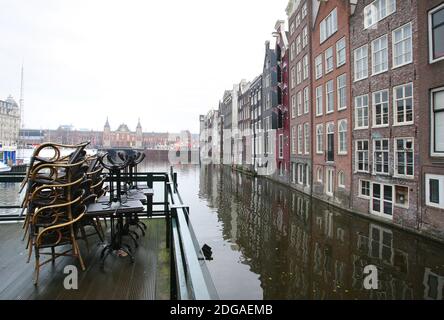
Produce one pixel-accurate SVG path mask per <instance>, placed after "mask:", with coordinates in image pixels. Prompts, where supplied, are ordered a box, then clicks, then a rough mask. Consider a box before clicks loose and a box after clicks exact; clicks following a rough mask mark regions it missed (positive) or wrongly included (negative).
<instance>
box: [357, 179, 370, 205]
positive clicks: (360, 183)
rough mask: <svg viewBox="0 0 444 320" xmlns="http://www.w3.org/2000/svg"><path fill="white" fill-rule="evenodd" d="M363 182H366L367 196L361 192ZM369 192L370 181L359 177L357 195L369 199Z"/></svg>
mask: <svg viewBox="0 0 444 320" xmlns="http://www.w3.org/2000/svg"><path fill="white" fill-rule="evenodd" d="M363 182H366V183H368V196H367V195H365V194H363V193H362V183H363ZM371 192H372V183H371V182H370V181H369V180H364V179H359V193H358V196H359V197H360V198H363V199H367V200H368V199H370V196H371Z"/></svg>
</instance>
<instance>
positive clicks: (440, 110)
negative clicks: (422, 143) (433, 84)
mask: <svg viewBox="0 0 444 320" xmlns="http://www.w3.org/2000/svg"><path fill="white" fill-rule="evenodd" d="M438 92H442V94H444V87H440V88H436V89H433V90H431V92H430V113H431V114H430V117H431V118H430V119H431V123H430V137H431V139H430V154H431V156H432V157H444V149H443V151H439V150H436V146H435V144H436V138H435V135H436V130H435V124H436V121H435V117H436V113H443V114H444V105H443V106H442V107H441V108H440V107H438V110H435V94H436V93H438ZM443 126H444V124H443Z"/></svg>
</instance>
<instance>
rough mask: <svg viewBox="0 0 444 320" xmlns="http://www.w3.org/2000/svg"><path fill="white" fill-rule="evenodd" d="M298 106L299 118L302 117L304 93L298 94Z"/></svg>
mask: <svg viewBox="0 0 444 320" xmlns="http://www.w3.org/2000/svg"><path fill="white" fill-rule="evenodd" d="M296 106H297V111H298V117H300V116H301V115H302V91H299V92H298V93H297V98H296Z"/></svg>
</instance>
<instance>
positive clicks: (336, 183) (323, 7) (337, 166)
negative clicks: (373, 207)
mask: <svg viewBox="0 0 444 320" xmlns="http://www.w3.org/2000/svg"><path fill="white" fill-rule="evenodd" d="M312 4H313V8H312V10H313V19H314V20H313V25H314V27H313V30H312V42H311V50H312V55H311V56H312V59H311V65H312V66H313V68H312V70H313V73H312V77H313V79H312V99H311V100H312V101H313V108H312V109H313V112H314V114H313V126H312V128H313V130H312V137H313V139H312V141H313V145H314V150H313V157H312V159H313V194H314V195H315V196H317V197H320V198H321V199H323V200H325V201H328V202H333V203H336V204H338V205H341V206H343V207H349V206H350V198H351V139H350V128H351V111H350V110H351V108H350V106H351V104H350V91H349V89H350V86H349V83H350V56H349V50H348V49H349V17H350V11H351V5H350V4H349V1H340V0H331V1H313V2H312ZM298 131H302V130H298ZM298 133H300V134H299V135H298V140H301V138H300V136H301V135H302V132H298ZM298 144H299V145H300V146H302V143H301V142H299V141H298Z"/></svg>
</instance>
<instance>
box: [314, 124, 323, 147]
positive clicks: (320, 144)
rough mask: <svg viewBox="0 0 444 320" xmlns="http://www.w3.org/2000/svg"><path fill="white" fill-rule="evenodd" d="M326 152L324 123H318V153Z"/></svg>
mask: <svg viewBox="0 0 444 320" xmlns="http://www.w3.org/2000/svg"><path fill="white" fill-rule="evenodd" d="M323 153H324V124H323V123H321V124H318V125H316V154H323Z"/></svg>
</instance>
